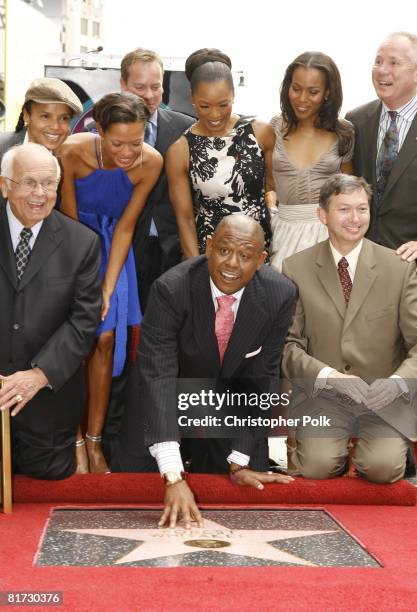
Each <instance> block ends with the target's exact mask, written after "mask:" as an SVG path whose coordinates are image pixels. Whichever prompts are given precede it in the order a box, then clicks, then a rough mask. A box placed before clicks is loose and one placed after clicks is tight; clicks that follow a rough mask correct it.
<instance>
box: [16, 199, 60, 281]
mask: <svg viewBox="0 0 417 612" xmlns="http://www.w3.org/2000/svg"><path fill="white" fill-rule="evenodd" d="M59 214H60V213H58V212H56V211H52V213H51V214H50V215H49V217H47V218H46V219H45V221H44V222H43V224H42V227H41V229H40V232H39V234H38V237H37V239H36V242H35V245H34V247H33V250H32V253H31V255H30V258H29V261H28V263H27V266H26V268H25V271H24V273H23V276H22V278H21V281H20V284H19V289H24V287H25V286H26V285H27V284H28V283H30V281H31V280H32V279H33V277H34V276H35V275H36V274H37V273H38V272H39V270H40V269H41V268H42V266H43V265H44V264H45V263H46V262H47V261H48V259H49V257H51V255H52V253H53V252H54V251H55V249H56V248H57V247H58V246H59V244H60V243H61V242H62V235H61V222H60V220H59Z"/></svg>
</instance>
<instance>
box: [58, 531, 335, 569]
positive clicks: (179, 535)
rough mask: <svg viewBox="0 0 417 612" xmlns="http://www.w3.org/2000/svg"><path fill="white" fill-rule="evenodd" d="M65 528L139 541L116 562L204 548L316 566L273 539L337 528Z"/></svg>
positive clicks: (143, 559)
mask: <svg viewBox="0 0 417 612" xmlns="http://www.w3.org/2000/svg"><path fill="white" fill-rule="evenodd" d="M65 531H67V532H72V533H79V534H90V535H96V536H106V537H111V538H123V539H124V540H134V541H138V542H140V544H138V546H137V547H136V548H135V549H134V550H132V551H131V552H130V553H128V554H127V555H124V556H123V557H121V558H119V559H118V560H117V561H116V564H122V563H131V562H133V561H145V560H150V559H158V558H163V557H173V556H175V555H184V554H187V553H192V552H196V549H198V548H200V549H202V548H204V549H210V550H211V551H219V552H222V553H227V554H230V555H239V556H242V557H252V558H256V559H262V560H268V561H274V562H278V563H286V564H287V563H288V564H291V565H307V566H310V567H316V564H314V563H311V562H309V561H306V560H305V559H303V558H301V557H298V556H295V555H292V554H290V553H287V552H285V551H284V550H280V549H279V548H278V547H276V546H274V545H272V542H274V543H276V542H278V541H279V540H288V539H291V538H302V537H307V536H312V535H319V534H325V533H335V532H336V530H334V529H328V530H317V529H310V530H292V529H288V530H287V529H267V530H263V529H228V528H225V527H224V526H223V525H221V524H220V523H217V522H216V521H211V520H208V519H205V521H204V527H192V528H191V529H185V528H183V527H181V526H177V527H176V528H174V529H170V528H158V529H66V530H65ZM173 564H174V565H175V563H173Z"/></svg>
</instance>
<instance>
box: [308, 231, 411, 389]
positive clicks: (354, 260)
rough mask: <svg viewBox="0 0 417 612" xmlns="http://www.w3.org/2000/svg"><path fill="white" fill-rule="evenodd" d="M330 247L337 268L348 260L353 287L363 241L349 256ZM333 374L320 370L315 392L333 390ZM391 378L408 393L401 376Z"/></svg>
mask: <svg viewBox="0 0 417 612" xmlns="http://www.w3.org/2000/svg"><path fill="white" fill-rule="evenodd" d="M329 245H330V250H331V252H332V255H333V259H334V263H335V266H336V268H337V266H338V263H339V261H340V260H341V259H342V257H344V258H345V259H346V260H347V262H348V267H347V271H348V273H349V276H350V279H351V281H352V285H353V281H354V279H355V272H356V267H357V265H358V260H359V255H360V252H361V250H362V245H363V240H361V241H360V242H359V244H358V245H356V246H355V248H354V249H352V251H350V253H348V254H347V255H342V254H341V253H339V251H338V250H337V249H336V248H335V247H334V246H333V245H332V243H331V242H330V241H329ZM332 372H336V370H335V369H334V368H331V367H330V366H325V367H324V368H322V369H321V370H320V372H319V373H318V375H317V378H316V382H315V384H314V391H315V392H318V391H320V389H323V388H324V387H326V388H327V389H330V388H331V386H330V385H328V384H327V379H328V378H329V377H330V378H331V376H330V375H331V373H332ZM390 378H395V379H396V382H397V383H398V385H399V388H400V389H401V393H407V392H408V386H407V383H406V382H405V381H404V380H403V379H402V378H401V377H400V376H398V375H397V374H393V375H392V376H390Z"/></svg>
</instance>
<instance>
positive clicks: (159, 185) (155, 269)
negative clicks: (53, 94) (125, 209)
mask: <svg viewBox="0 0 417 612" xmlns="http://www.w3.org/2000/svg"><path fill="white" fill-rule="evenodd" d="M120 71H121V78H120V88H121V90H122V91H130V92H131V93H133V94H135V95H137V96H140V97H141V98H142V99H143V101H144V102H145V104H146V106H147V108H148V110H149V112H150V113H151V115H150V117H149V121H148V123H147V125H146V128H145V142H147V143H148V144H150V145H151V146H153V147H155V149H156V150H157V151H159V153H161V155H162V156H163V157H164V156H165V153H166V152H167V149H168V147H169V146H170V145H171V144H172V143H173V142H175V141H176V140H177V139H178V138H179V137H180V136H181V134H182V133H183V132H184V131H185V130H186V129H187V128H188V127H189V126H190V125H191V124H192V123H194V121H195V120H194V119H193V118H192V117H189V116H188V115H184V114H183V113H178V112H176V111H173V110H169V109H163V108H160V104H161V102H162V94H163V86H162V85H163V76H164V68H163V63H162V59H161V57H160V56H159V55H158V54H157V53H155V51H151V50H149V49H142V48H138V49H135V50H134V51H131V52H130V53H128V54H127V55H125V56H124V58H123V59H122V62H121V66H120ZM133 251H134V255H135V267H136V275H137V279H138V290H139V300H140V305H141V308H142V312H145V309H146V305H147V302H148V297H149V291H150V289H151V286H152V283H153V282H154V280H155V279H156V278H158V277H159V276H160V275H161V274H162V273H163V272H165V271H166V270H168V269H169V268H172V266H175V265H176V264H178V263H179V262H180V261H181V249H180V242H179V236H178V227H177V222H176V219H175V214H174V211H173V208H172V205H171V201H170V199H169V193H168V181H167V177H166V174H165V171H164V169H162V172H161V174H160V176H159V179H158V181H157V182H156V184H155V187H154V188H153V189H152V191H151V193H150V194H149V196H148V200H147V202H146V206H145V208H144V210H143V211H142V213H141V215H140V217H139V219H138V222H137V225H136V230H135V234H134V237H133ZM126 374H127V373H126V372H124V374H123V375H122V376H120V377H119V378H117V379H113V384H112V390H111V398H110V404H109V409H108V412H107V418H106V424H105V429H104V433H103V444H104V448H105V452H106V455H107V456H108V460H109V461H110V460H111V455H112V454H113V445H114V444H115V443H116V444H117V442H115V441H116V439H117V436H118V434H119V427H120V418H121V415H122V413H123V410H124V394H125V386H126Z"/></svg>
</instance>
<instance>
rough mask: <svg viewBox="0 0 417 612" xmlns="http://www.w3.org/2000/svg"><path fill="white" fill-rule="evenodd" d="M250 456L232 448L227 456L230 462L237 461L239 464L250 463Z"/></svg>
mask: <svg viewBox="0 0 417 612" xmlns="http://www.w3.org/2000/svg"><path fill="white" fill-rule="evenodd" d="M249 461H250V457H249V455H245V454H244V453H240V452H239V451H235V450H232V452H231V453H230V455H229V456H228V458H227V462H228V463H236V464H237V465H249Z"/></svg>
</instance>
